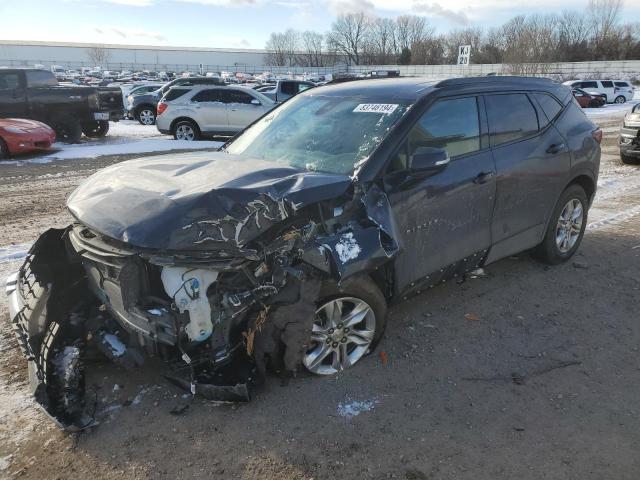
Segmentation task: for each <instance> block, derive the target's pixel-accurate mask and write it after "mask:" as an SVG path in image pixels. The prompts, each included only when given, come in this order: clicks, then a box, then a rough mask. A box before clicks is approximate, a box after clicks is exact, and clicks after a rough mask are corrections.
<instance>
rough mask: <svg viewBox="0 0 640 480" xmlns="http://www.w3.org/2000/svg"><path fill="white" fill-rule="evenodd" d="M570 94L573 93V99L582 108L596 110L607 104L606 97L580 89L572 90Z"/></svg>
mask: <svg viewBox="0 0 640 480" xmlns="http://www.w3.org/2000/svg"><path fill="white" fill-rule="evenodd" d="M571 93H573V98H575V99H576V101H577V102H578V104H579V105H580V106H581V107H582V108H597V107H602V106H604V104H605V103H607V96H606V95H599V94H595V93H588V92H585V91H584V90H582V89H581V88H572V89H571Z"/></svg>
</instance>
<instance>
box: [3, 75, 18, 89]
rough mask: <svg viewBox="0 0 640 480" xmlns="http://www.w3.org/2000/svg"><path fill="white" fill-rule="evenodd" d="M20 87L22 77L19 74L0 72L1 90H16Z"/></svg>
mask: <svg viewBox="0 0 640 480" xmlns="http://www.w3.org/2000/svg"><path fill="white" fill-rule="evenodd" d="M18 87H20V77H19V76H18V74H17V73H3V72H0V90H15V89H16V88H18Z"/></svg>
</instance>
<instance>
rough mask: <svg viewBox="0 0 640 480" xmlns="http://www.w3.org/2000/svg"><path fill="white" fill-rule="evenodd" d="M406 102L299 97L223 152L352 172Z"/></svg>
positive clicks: (240, 137)
mask: <svg viewBox="0 0 640 480" xmlns="http://www.w3.org/2000/svg"><path fill="white" fill-rule="evenodd" d="M410 106H411V105H410V104H407V103H394V101H388V102H380V103H373V101H372V100H370V99H362V98H347V97H334V96H326V97H325V96H321V95H313V96H298V97H294V98H293V99H291V100H289V101H288V102H286V103H285V104H283V105H282V106H281V107H279V108H277V109H276V110H274V111H273V112H271V113H269V114H267V115H266V116H264V117H263V118H262V119H260V120H259V121H258V122H257V123H255V124H254V125H253V126H251V127H250V128H249V129H247V130H246V131H245V132H243V133H242V135H240V136H239V137H237V138H236V139H235V140H234V141H233V142H232V143H231V144H230V145H228V146H227V148H226V151H227V152H229V153H231V154H236V155H242V156H245V157H250V158H254V159H260V160H266V161H270V162H277V163H281V164H283V165H288V166H291V167H294V168H300V169H303V170H313V171H320V172H328V173H338V174H350V173H351V172H353V169H354V165H355V164H357V163H359V162H361V161H363V160H365V159H366V158H367V157H369V155H370V154H371V153H372V152H373V150H374V149H375V148H376V147H377V146H378V145H379V144H380V142H381V141H382V140H383V139H384V137H385V136H386V135H387V133H388V132H389V130H390V129H391V127H392V126H393V125H394V124H395V123H396V122H397V121H398V120H399V119H400V118H401V117H402V115H404V113H405V112H406V111H407V109H408V108H409V107H410Z"/></svg>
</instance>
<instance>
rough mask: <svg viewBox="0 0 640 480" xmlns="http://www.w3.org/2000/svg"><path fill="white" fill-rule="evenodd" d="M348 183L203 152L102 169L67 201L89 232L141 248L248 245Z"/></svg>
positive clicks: (346, 179) (340, 177)
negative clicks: (89, 229)
mask: <svg viewBox="0 0 640 480" xmlns="http://www.w3.org/2000/svg"><path fill="white" fill-rule="evenodd" d="M350 184H351V179H350V178H349V177H347V176H345V175H334V174H328V173H320V172H308V171H301V170H298V169H294V168H291V167H283V166H282V165H279V164H277V163H271V162H265V161H262V160H254V159H247V158H241V157H238V156H234V155H230V154H228V153H225V152H200V153H195V154H182V155H164V156H161V157H147V158H142V159H138V160H130V161H127V162H122V163H119V164H117V165H114V166H111V167H108V168H105V169H104V170H101V171H100V172H98V173H96V174H94V175H93V176H91V177H90V178H89V179H87V180H86V181H85V182H84V183H83V184H82V185H80V186H79V187H78V188H77V189H76V190H75V191H74V192H73V193H72V194H71V196H70V197H69V199H68V201H67V207H68V208H69V211H70V212H71V214H72V215H73V216H74V217H75V218H76V219H77V220H78V221H79V222H81V223H82V224H84V225H86V226H88V227H89V228H91V229H92V230H95V231H96V232H98V233H101V234H103V235H106V236H107V237H110V238H113V239H116V240H119V241H122V242H126V243H128V244H131V245H134V246H137V247H141V248H150V249H161V250H207V249H216V248H223V247H224V248H229V247H231V248H243V247H244V246H245V245H246V244H247V243H248V242H250V241H251V240H253V239H255V238H256V237H257V236H259V235H260V234H261V233H262V232H264V231H266V230H267V229H269V228H270V227H271V226H273V225H275V224H276V223H278V222H281V221H282V220H284V219H285V218H287V217H289V216H292V215H293V214H295V212H296V211H297V210H299V209H300V208H303V207H305V206H307V205H310V204H312V203H315V202H318V201H322V200H326V199H329V198H333V197H337V196H340V195H342V194H343V193H345V192H346V191H347V189H348V188H349V186H350Z"/></svg>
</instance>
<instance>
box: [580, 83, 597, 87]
mask: <svg viewBox="0 0 640 480" xmlns="http://www.w3.org/2000/svg"><path fill="white" fill-rule="evenodd" d="M580 87H581V88H598V82H580Z"/></svg>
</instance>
